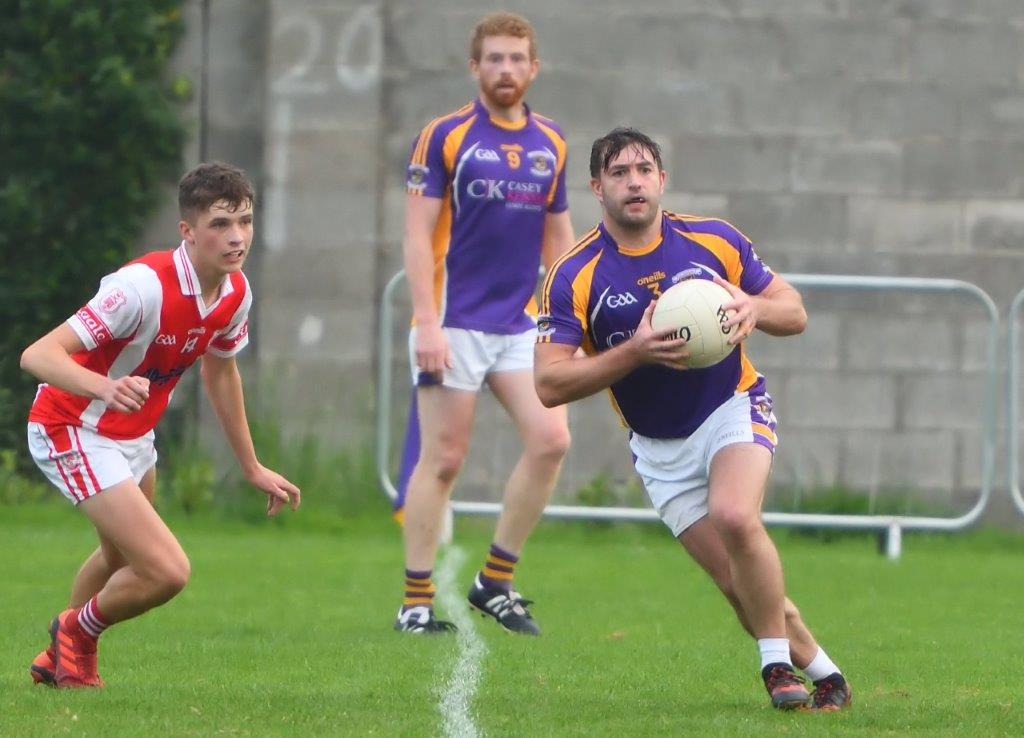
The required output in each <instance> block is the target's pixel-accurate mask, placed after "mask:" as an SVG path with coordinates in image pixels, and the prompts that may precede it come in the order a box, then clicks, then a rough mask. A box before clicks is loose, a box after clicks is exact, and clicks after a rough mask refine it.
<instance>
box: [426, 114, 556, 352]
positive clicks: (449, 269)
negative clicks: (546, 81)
mask: <svg viewBox="0 0 1024 738" xmlns="http://www.w3.org/2000/svg"><path fill="white" fill-rule="evenodd" d="M565 162H566V145H565V139H564V137H563V136H562V132H561V130H560V129H559V128H558V126H557V125H556V124H555V123H554V122H553V121H551V120H549V119H547V118H544V117H542V116H539V115H537V114H536V113H534V112H532V111H530V110H529V108H527V110H526V117H525V119H524V120H522V121H521V122H519V123H515V124H513V123H508V122H506V121H500V120H496V119H494V118H492V117H491V116H490V114H489V113H488V112H487V109H486V108H484V106H483V104H481V102H480V101H479V100H475V101H474V102H472V103H470V104H468V105H466V106H464V107H462V108H460V109H459V110H457V111H455V112H454V113H451V114H449V115H445V116H442V117H440V118H436V119H435V120H433V121H431V122H430V124H429V125H427V126H426V127H425V128H424V129H423V131H422V132H421V133H420V135H419V137H418V138H417V139H416V142H415V144H414V145H413V151H412V156H411V157H410V161H409V165H408V168H407V170H406V192H408V193H409V194H410V195H418V196H423V197H435V198H440V199H441V200H442V203H441V212H440V215H439V217H438V220H437V226H436V227H435V229H434V233H433V238H432V241H433V253H434V298H435V300H436V304H437V307H438V310H439V313H440V318H441V323H442V325H444V326H446V327H450V328H466V329H471V330H479V331H485V332H487V333H499V334H513V333H522V332H524V331H527V330H529V329H530V328H531V327H532V326H533V321H532V319H531V318H530V317H529V316H528V315H527V314H526V313H525V312H524V310H525V309H526V307H527V304H528V303H529V302H530V300H531V298H532V297H533V293H534V290H535V289H536V285H537V269H538V267H539V265H540V255H541V245H542V242H543V238H544V220H545V216H546V215H547V213H559V212H562V211H564V210H565V209H566V208H567V207H568V202H567V200H566V194H565Z"/></svg>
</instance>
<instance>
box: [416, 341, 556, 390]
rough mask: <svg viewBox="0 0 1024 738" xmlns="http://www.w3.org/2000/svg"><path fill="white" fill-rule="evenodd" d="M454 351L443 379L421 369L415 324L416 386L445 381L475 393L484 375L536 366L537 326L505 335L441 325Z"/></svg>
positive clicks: (447, 383)
mask: <svg viewBox="0 0 1024 738" xmlns="http://www.w3.org/2000/svg"><path fill="white" fill-rule="evenodd" d="M441 330H443V331H444V334H445V336H447V338H448V347H449V349H450V350H451V354H452V363H453V364H454V365H455V366H454V368H452V369H447V370H445V372H444V380H443V381H442V382H440V383H439V382H438V381H437V379H436V377H435V376H434V375H432V374H427V373H426V372H421V371H420V370H419V367H417V366H416V327H415V326H413V328H412V330H411V331H409V366H410V367H411V369H412V383H413V385H414V386H417V387H427V386H430V385H435V384H443V385H444V386H445V387H451V388H452V389H460V390H469V391H471V392H476V391H477V390H479V389H480V386H481V385H482V384H483V383H484V378H485V377H486V376H487V375H488V374H491V373H493V372H514V371H523V370H532V369H533V346H534V344H535V343H537V329H536V328H531V329H530V330H528V331H526V332H524V333H513V334H511V335H504V334H501V333H484V332H483V331H473V330H467V329H465V328H442V329H441Z"/></svg>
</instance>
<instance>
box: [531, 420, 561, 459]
mask: <svg viewBox="0 0 1024 738" xmlns="http://www.w3.org/2000/svg"><path fill="white" fill-rule="evenodd" d="M571 443H572V436H571V435H570V434H569V429H568V428H567V427H566V426H565V425H557V426H554V427H551V428H545V429H544V430H543V431H542V432H540V433H537V434H535V435H531V436H530V437H529V438H527V439H526V452H527V453H528V454H530V455H531V456H533V457H534V458H536V459H539V460H541V461H547V462H549V463H553V464H560V463H562V459H564V458H565V455H566V454H567V453H568V452H569V445H570V444H571Z"/></svg>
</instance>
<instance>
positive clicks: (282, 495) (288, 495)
mask: <svg viewBox="0 0 1024 738" xmlns="http://www.w3.org/2000/svg"><path fill="white" fill-rule="evenodd" d="M246 479H247V480H248V482H249V483H250V484H251V485H253V486H254V487H259V488H260V489H261V490H263V491H264V492H266V493H267V515H268V516H269V517H273V516H274V515H277V513H278V512H279V511H280V510H281V508H282V507H284V506H285V505H286V504H288V503H289V502H290V503H291V508H292V510H297V509H298V508H299V505H300V504H301V502H302V492H301V491H300V490H299V488H298V487H296V486H295V485H294V484H292V483H291V482H289V481H288V480H287V479H285V478H284V477H283V476H281V475H280V474H278V473H277V472H276V471H272V470H270V469H268V468H267V467H265V466H263V465H262V464H260V465H258V466H257V467H256V470H255V471H254V472H252V473H251V474H248V475H246Z"/></svg>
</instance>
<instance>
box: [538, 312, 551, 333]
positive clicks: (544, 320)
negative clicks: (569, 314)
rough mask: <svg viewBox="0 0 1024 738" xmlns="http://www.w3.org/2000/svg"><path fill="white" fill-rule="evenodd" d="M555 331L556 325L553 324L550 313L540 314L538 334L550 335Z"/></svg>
mask: <svg viewBox="0 0 1024 738" xmlns="http://www.w3.org/2000/svg"><path fill="white" fill-rule="evenodd" d="M554 332H555V327H554V326H553V325H551V316H550V315H538V316H537V336H538V338H542V337H544V336H550V335H551V334H552V333H554Z"/></svg>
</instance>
